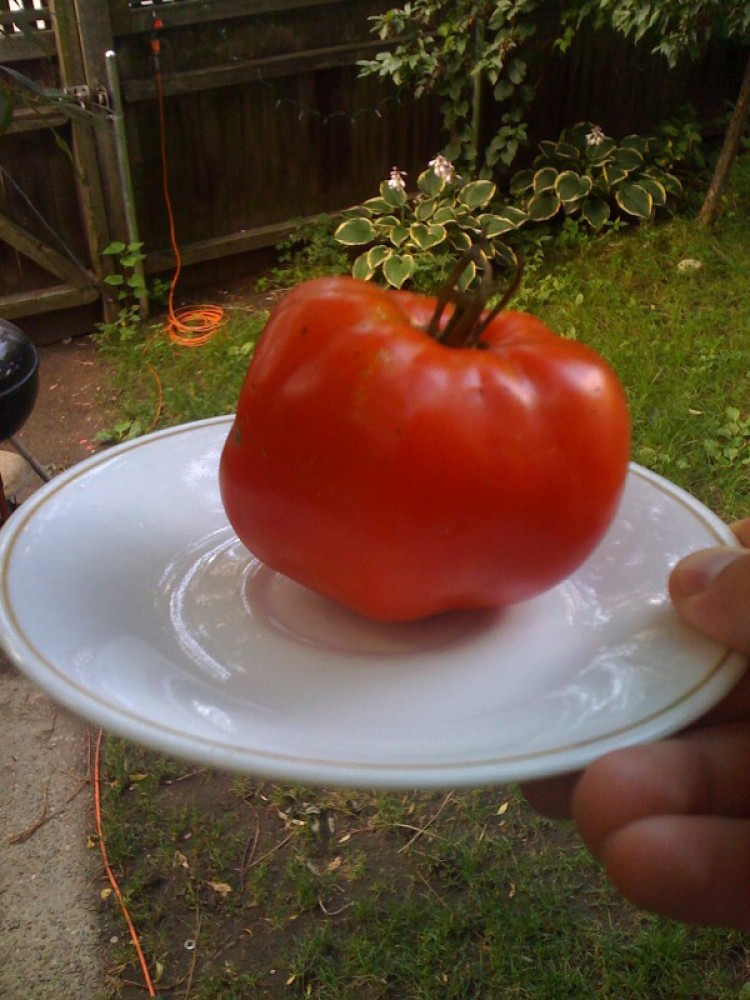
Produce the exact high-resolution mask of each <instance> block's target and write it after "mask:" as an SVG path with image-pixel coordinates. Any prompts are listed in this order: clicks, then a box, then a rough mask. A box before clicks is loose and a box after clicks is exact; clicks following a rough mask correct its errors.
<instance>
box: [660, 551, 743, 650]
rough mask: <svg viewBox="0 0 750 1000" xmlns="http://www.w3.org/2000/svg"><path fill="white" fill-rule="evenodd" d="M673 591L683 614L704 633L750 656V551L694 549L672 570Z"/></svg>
mask: <svg viewBox="0 0 750 1000" xmlns="http://www.w3.org/2000/svg"><path fill="white" fill-rule="evenodd" d="M669 593H670V597H671V598H672V602H673V604H674V606H675V608H676V609H677V611H678V612H679V613H680V615H682V617H683V618H684V619H685V620H686V621H688V622H689V623H690V624H691V625H693V626H694V627H695V628H697V629H698V630H699V631H700V632H703V633H704V635H707V636H708V637H709V638H711V639H715V640H716V641H717V642H720V643H722V645H725V646H728V647H729V648H730V649H734V650H736V651H737V652H739V653H746V654H748V655H750V552H748V551H747V550H746V549H732V548H716V549H704V550H703V551H701V552H694V553H693V554H692V555H689V556H687V558H685V559H683V560H682V561H681V562H680V563H678V564H677V566H676V567H675V568H674V570H673V571H672V575H671V577H670V579H669Z"/></svg>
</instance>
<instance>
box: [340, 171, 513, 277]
mask: <svg viewBox="0 0 750 1000" xmlns="http://www.w3.org/2000/svg"><path fill="white" fill-rule="evenodd" d="M404 177H405V175H404V174H403V172H402V171H400V170H398V169H397V168H396V167H394V168H393V170H392V171H391V176H390V178H389V180H387V181H383V183H382V184H381V185H380V194H379V195H378V196H377V197H375V198H370V199H368V200H367V201H365V202H364V203H363V204H361V205H357V206H356V207H354V208H351V209H348V210H347V211H346V212H345V213H344V221H343V222H342V223H341V224H340V225H339V226H338V228H337V229H336V232H335V234H334V235H335V238H336V239H337V240H338V241H339V242H340V243H342V244H344V245H345V246H348V247H366V248H367V249H365V250H363V251H362V253H360V254H359V256H358V257H357V258H356V260H355V261H354V265H353V267H352V274H353V275H354V277H355V278H361V279H363V280H365V281H369V280H371V279H373V278H377V277H381V276H382V278H384V279H385V281H386V282H387V284H389V285H391V286H392V287H394V288H401V286H402V285H403V284H404V283H405V282H407V281H408V280H409V278H410V277H411V276H412V275H413V274H414V272H415V271H416V270H417V267H418V265H419V264H424V263H425V259H427V260H429V259H435V260H437V257H438V256H440V258H441V259H443V260H444V258H445V254H446V251H447V252H448V253H449V254H452V255H455V258H456V259H458V257H459V256H460V255H461V254H462V253H464V252H465V251H466V250H468V249H469V248H470V247H472V246H475V245H479V246H480V247H481V249H482V252H483V253H484V254H485V255H486V257H487V258H488V259H489V260H491V261H497V262H498V263H499V264H501V265H504V266H506V267H515V266H516V264H517V261H516V256H515V254H514V253H513V251H512V250H511V249H510V247H509V246H507V244H506V243H505V242H504V241H503V240H502V238H501V237H503V236H505V235H506V234H507V233H510V232H512V231H513V230H515V229H518V228H519V226H522V225H523V223H524V222H525V221H526V219H527V215H526V212H524V211H523V210H522V209H519V208H516V207H514V206H512V205H508V206H504V207H503V208H497V209H496V208H493V207H492V202H493V199H494V197H495V194H496V187H495V185H494V184H493V183H492V182H491V181H489V180H470V181H466V182H464V181H463V180H462V179H461V178H460V177H459V176H458V174H457V173H456V171H455V170H454V168H453V166H452V164H451V163H450V162H449V161H448V160H446V159H445V157H443V156H438V157H436V158H435V159H434V160H432V161H431V163H430V166H429V168H428V169H427V170H424V171H423V172H422V173H421V174H420V175H419V177H418V179H417V190H416V191H415V192H413V193H409V192H408V191H407V186H406V181H405V179H404ZM476 274H477V266H476V264H475V263H474V262H473V261H472V262H470V263H469V264H468V265H467V267H466V268H465V270H464V272H463V274H462V275H461V278H460V281H459V287H460V288H461V289H465V288H467V287H468V286H469V285H470V284H471V283H472V281H473V280H474V278H475V276H476Z"/></svg>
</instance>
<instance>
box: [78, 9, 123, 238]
mask: <svg viewBox="0 0 750 1000" xmlns="http://www.w3.org/2000/svg"><path fill="white" fill-rule="evenodd" d="M74 4H75V11H76V15H77V22H78V37H79V40H80V46H81V56H82V58H83V70H84V73H85V76H86V83H87V85H88V87H89V89H90V90H91V93H92V94H94V93H96V92H97V91H102V92H103V91H106V89H107V63H106V59H105V53H106V52H108V51H109V50H110V49H114V47H115V46H114V36H113V34H112V21H111V18H110V15H109V4H107V3H106V2H104V0H74ZM94 140H95V142H96V149H97V153H98V154H99V164H100V167H101V179H102V189H103V192H104V199H105V202H106V206H107V218H108V219H109V231H110V234H111V236H112V237H113V238H114V239H117V240H121V241H122V242H123V243H127V242H128V238H127V224H126V220H125V212H124V209H123V204H124V202H123V193H122V188H121V185H120V172H119V169H118V165H117V150H116V146H115V142H114V130H113V129H106V130H105V129H97V130H95V134H94Z"/></svg>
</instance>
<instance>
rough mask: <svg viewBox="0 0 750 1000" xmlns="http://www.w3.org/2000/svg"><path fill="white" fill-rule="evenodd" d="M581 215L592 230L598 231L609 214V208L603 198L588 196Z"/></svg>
mask: <svg viewBox="0 0 750 1000" xmlns="http://www.w3.org/2000/svg"><path fill="white" fill-rule="evenodd" d="M581 215H582V216H583V218H584V219H585V220H586V222H588V224H589V225H590V226H591V228H592V229H593V230H595V231H596V232H599V230H600V229H601V228H602V226H603V225H604V223H605V222H606V221H607V219H608V218H609V216H610V208H609V205H608V204H607V202H606V201H604V199H603V198H589V199H587V200H586V201H585V202H584V204H583V207H582V209H581Z"/></svg>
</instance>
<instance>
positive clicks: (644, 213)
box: [615, 184, 654, 219]
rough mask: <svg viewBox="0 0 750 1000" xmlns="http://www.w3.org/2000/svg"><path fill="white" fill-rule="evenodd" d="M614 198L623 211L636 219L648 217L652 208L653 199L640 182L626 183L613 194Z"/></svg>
mask: <svg viewBox="0 0 750 1000" xmlns="http://www.w3.org/2000/svg"><path fill="white" fill-rule="evenodd" d="M615 200H616V201H617V204H618V205H619V206H620V208H621V209H622V210H623V212H627V213H628V215H635V216H636V218H638V219H650V218H651V213H652V212H653V210H654V199H653V198H652V197H651V195H650V194H649V193H648V191H647V190H646V189H645V188H643V187H641V186H640V184H626V185H624V186H623V187H621V188H620V189H619V190H618V191H617V193H616V194H615Z"/></svg>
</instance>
